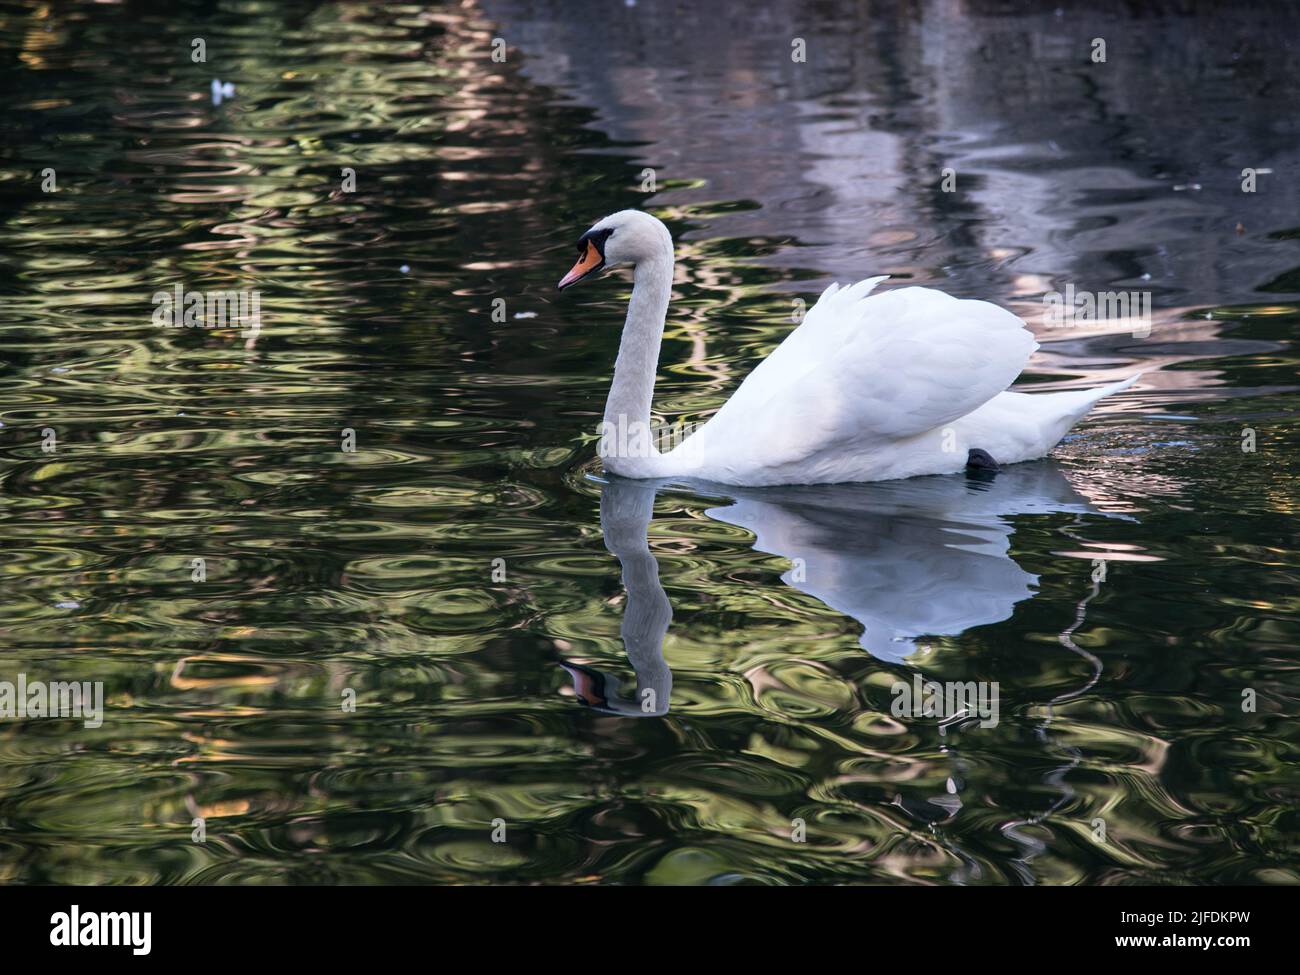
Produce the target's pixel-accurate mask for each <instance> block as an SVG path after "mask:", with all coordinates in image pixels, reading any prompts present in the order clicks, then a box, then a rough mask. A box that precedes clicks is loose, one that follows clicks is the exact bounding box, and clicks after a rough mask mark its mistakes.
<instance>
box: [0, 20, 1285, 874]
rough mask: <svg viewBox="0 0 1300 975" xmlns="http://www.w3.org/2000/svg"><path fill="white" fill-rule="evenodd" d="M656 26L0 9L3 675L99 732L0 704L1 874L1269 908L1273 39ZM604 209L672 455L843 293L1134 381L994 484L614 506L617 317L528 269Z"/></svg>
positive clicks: (1126, 25) (1196, 30)
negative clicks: (844, 890) (1208, 897)
mask: <svg viewBox="0 0 1300 975" xmlns="http://www.w3.org/2000/svg"><path fill="white" fill-rule="evenodd" d="M1139 8H1141V9H1139ZM690 9H691V6H690V5H682V4H672V3H668V2H651V0H639V2H637V3H636V4H634V5H625V4H619V3H594V2H590V3H575V2H564V3H561V2H559V0H556V2H551V3H545V2H534V3H530V2H523V0H519V2H512V0H493V2H488V3H486V4H484V5H483V6H481V7H480V6H478V5H475V4H472V3H470V4H460V3H455V4H447V5H436V4H429V5H415V4H409V5H386V4H371V3H356V4H332V3H321V4H309V3H283V4H272V3H263V2H251V0H249V2H227V3H221V4H217V5H209V4H199V3H180V4H176V3H165V4H164V3H131V2H127V3H119V4H92V3H58V4H45V3H35V2H32V3H24V2H19V3H5V4H3V5H0V77H3V83H4V93H5V104H4V108H3V110H0V128H2V134H3V138H2V139H0V218H2V219H3V225H2V227H0V243H2V247H0V300H2V305H0V351H2V353H3V363H2V365H0V422H2V423H3V427H2V428H0V540H2V541H0V544H2V546H3V560H2V561H0V573H3V594H4V604H3V607H4V612H3V616H2V617H0V680H9V681H13V680H15V679H16V675H17V674H19V673H25V674H26V675H27V676H28V678H29V679H45V680H86V681H103V682H104V687H105V712H106V713H105V716H104V721H103V724H102V727H99V728H86V727H84V726H83V723H82V722H81V721H80V720H75V719H70V718H26V719H10V720H4V721H0V881H4V882H9V883H48V882H74V883H87V882H116V883H146V882H166V883H233V882H255V883H286V882H348V883H366V882H470V883H480V882H508V883H528V882H574V883H714V884H729V883H766V884H780V883H798V882H872V883H909V884H911V883H925V884H1003V883H1017V884H1018V883H1038V884H1078V883H1107V884H1120V883H1143V882H1147V883H1150V882H1157V883H1269V884H1281V883H1295V882H1297V881H1300V852H1298V851H1297V833H1298V832H1300V830H1298V828H1297V827H1298V826H1300V824H1298V823H1297V819H1296V812H1295V809H1296V805H1297V800H1298V799H1300V772H1297V768H1296V757H1297V754H1296V753H1297V734H1296V725H1295V722H1294V720H1293V719H1292V715H1294V714H1295V712H1296V709H1297V704H1298V701H1297V699H1298V698H1300V655H1298V651H1297V639H1298V638H1300V602H1298V601H1297V582H1298V581H1300V571H1298V568H1297V563H1298V561H1300V559H1298V556H1297V540H1296V530H1295V520H1294V515H1295V512H1296V509H1297V499H1296V490H1295V484H1296V478H1297V475H1300V470H1298V469H1297V468H1298V467H1300V465H1298V463H1297V459H1296V446H1297V432H1298V430H1297V426H1298V425H1297V422H1296V420H1295V418H1294V411H1295V408H1296V406H1297V402H1298V400H1297V395H1296V389H1297V379H1296V364H1297V354H1296V347H1295V338H1294V336H1295V332H1296V328H1297V324H1300V301H1298V299H1300V219H1298V218H1297V213H1300V205H1298V204H1300V189H1297V187H1298V186H1300V181H1298V180H1297V176H1298V175H1300V122H1298V121H1297V118H1298V116H1297V115H1296V112H1295V106H1296V105H1297V104H1300V80H1298V77H1300V76H1298V75H1297V73H1296V71H1295V64H1296V54H1297V51H1296V47H1297V39H1298V38H1300V13H1297V11H1296V8H1294V7H1293V6H1291V5H1289V4H1259V5H1253V6H1252V7H1251V8H1250V9H1247V10H1241V9H1238V8H1237V7H1236V6H1235V5H1229V4H1226V3H1225V4H1209V3H1198V2H1181V3H1176V4H1174V3H1171V4H1153V5H1129V4H1100V5H1098V4H1070V3H1065V4H1062V5H1061V9H1060V10H1059V11H1057V10H1055V9H1054V8H1052V7H1050V6H1049V7H1046V8H1043V10H1042V11H1039V12H1028V13H1026V12H1025V10H1024V9H1022V8H1021V7H1020V6H1019V5H1013V4H1003V3H978V2H977V3H960V2H955V0H954V2H921V3H899V4H890V3H870V4H865V3H864V4H850V3H837V2H833V0H827V2H820V3H807V4H803V3H796V2H791V3H774V4H763V5H756V4H753V3H739V2H735V3H730V2H729V3H724V4H716V5H710V10H711V13H709V15H708V16H706V17H699V16H696V17H692V15H690V14H689V10H690ZM1099 36H1100V37H1103V38H1105V39H1107V41H1108V58H1107V61H1106V62H1105V63H1104V64H1098V63H1093V62H1092V61H1090V59H1089V51H1090V42H1091V39H1092V38H1095V37H1099ZM195 37H202V38H203V39H204V40H205V41H206V47H207V59H208V60H207V62H206V63H197V64H196V63H193V62H192V61H191V41H192V39H193V38H195ZM494 37H501V38H502V39H503V40H505V42H506V44H507V52H508V53H507V58H506V61H505V62H504V63H496V62H493V61H492V60H491V52H492V41H493V38H494ZM795 37H801V38H803V39H804V41H805V42H806V44H807V51H808V59H807V61H806V62H805V63H795V62H793V61H792V60H791V57H790V55H791V41H792V38H795ZM214 79H218V80H220V81H221V82H230V83H232V84H234V86H235V92H234V94H233V95H232V96H229V97H224V98H223V99H222V102H221V104H220V105H214V104H213V98H212V94H211V85H212V82H213V80H214ZM342 167H351V168H353V169H355V172H356V191H355V192H354V193H345V192H342V190H341V184H340V179H341V174H340V170H341V168H342ZM646 167H653V168H654V169H655V176H656V180H657V187H656V189H657V192H655V193H653V194H651V193H647V192H642V191H641V183H642V178H643V177H642V171H643V170H644V169H645V168H646ZM945 167H950V168H952V169H953V170H954V172H955V174H956V180H957V191H956V192H954V193H944V192H941V191H940V190H939V189H938V182H939V179H940V174H941V171H942V170H943V169H944V168H945ZM1248 167H1249V168H1255V169H1259V170H1271V172H1269V173H1267V174H1261V175H1259V176H1258V187H1257V192H1255V193H1253V194H1251V193H1244V192H1242V176H1241V171H1242V170H1243V169H1245V168H1248ZM46 168H53V169H54V170H55V171H56V176H57V191H56V192H50V193H46V192H43V191H42V189H41V181H42V177H41V172H42V170H44V169H46ZM625 206H645V207H648V208H651V209H653V210H654V212H656V213H657V214H659V215H660V216H661V217H663V218H664V219H665V220H666V221H667V222H668V223H669V225H670V226H671V228H672V230H673V232H674V234H675V235H676V236H677V237H678V239H679V249H678V256H679V271H678V286H677V289H676V292H675V296H674V303H673V308H672V311H671V312H670V320H669V326H668V331H667V334H666V337H665V342H664V351H663V359H662V362H661V369H660V380H659V388H658V397H657V401H656V409H657V410H658V411H659V412H660V414H661V416H662V417H663V419H665V420H666V421H675V420H676V419H678V418H683V419H685V420H687V421H692V420H698V419H700V418H702V417H704V416H706V415H707V414H708V413H709V412H710V411H711V410H713V409H716V408H717V406H718V405H719V404H720V403H722V402H723V401H724V400H725V398H726V396H727V395H728V394H729V392H730V391H731V390H732V389H733V388H734V387H735V385H736V383H737V382H738V381H739V379H740V378H741V377H743V375H744V374H745V373H746V372H747V370H748V369H749V368H751V367H752V366H753V364H754V363H755V362H756V361H757V360H758V359H759V358H761V356H763V355H764V354H766V353H767V352H768V351H770V349H771V348H773V347H774V346H775V344H776V343H777V342H778V341H779V340H780V338H781V337H782V336H783V335H784V334H786V333H787V332H788V330H789V328H790V327H791V325H790V313H791V308H792V299H793V298H795V297H798V296H803V297H808V298H811V297H812V296H813V295H814V294H815V293H816V292H817V291H819V290H820V289H821V288H822V287H823V286H824V285H825V284H826V283H827V282H828V281H829V280H832V279H833V278H836V277H838V278H839V279H840V280H845V279H857V278H861V277H865V276H867V275H869V274H875V273H889V274H891V275H894V276H895V278H896V280H902V281H909V282H913V283H921V284H927V285H934V286H939V287H943V288H945V289H947V290H950V291H952V292H954V293H957V294H960V295H962V296H971V297H981V298H987V299H990V300H994V301H997V302H1000V303H1002V304H1005V305H1008V306H1010V307H1013V308H1015V309H1016V310H1018V311H1020V312H1021V313H1022V314H1024V315H1025V317H1026V318H1028V319H1030V320H1031V323H1032V324H1033V325H1034V327H1035V330H1036V331H1038V332H1039V333H1040V334H1039V338H1040V341H1042V343H1043V348H1042V350H1041V351H1040V352H1039V353H1038V354H1037V355H1036V356H1035V358H1034V360H1033V361H1032V363H1031V366H1030V371H1029V373H1028V374H1027V375H1026V381H1033V382H1035V383H1038V384H1040V387H1041V388H1071V387H1083V386H1090V385H1095V384H1098V383H1100V382H1102V381H1104V380H1112V379H1116V378H1120V377H1122V376H1124V375H1127V374H1129V373H1131V372H1133V371H1136V370H1138V369H1142V370H1145V376H1144V378H1143V380H1142V381H1141V383H1140V384H1139V385H1138V386H1137V387H1135V388H1134V389H1132V390H1129V391H1127V392H1126V393H1124V394H1121V395H1120V396H1118V397H1116V398H1114V399H1112V400H1109V401H1107V402H1106V403H1105V404H1104V406H1103V407H1102V408H1101V409H1099V410H1098V411H1097V412H1095V413H1094V414H1093V415H1092V416H1091V417H1090V418H1089V419H1088V420H1087V421H1086V422H1085V423H1084V424H1083V425H1081V426H1080V427H1079V428H1077V429H1076V431H1075V432H1074V434H1073V435H1072V436H1071V437H1070V438H1069V439H1068V440H1067V441H1066V442H1065V443H1064V444H1062V446H1061V447H1060V448H1058V450H1057V451H1056V452H1055V453H1054V459H1053V460H1051V461H1046V462H1041V463H1036V464H1032V465H1023V466H1021V467H1016V468H1011V469H1008V470H1006V471H1004V472H1003V473H1002V474H1000V475H998V476H997V477H996V478H994V479H993V480H992V482H985V481H978V480H973V479H967V478H964V477H958V478H930V479H921V480H916V481H908V482H893V483H887V484H876V485H864V486H848V487H842V488H804V489H788V490H786V489H783V490H778V491H770V492H745V491H733V492H730V493H725V492H718V491H711V490H709V489H707V488H706V487H702V486H698V485H695V486H692V485H677V486H671V485H670V486H667V487H662V488H660V489H659V490H658V491H656V489H655V486H653V485H650V486H647V485H639V484H635V483H627V482H624V483H612V484H605V483H603V482H602V481H601V480H600V479H599V477H598V476H593V475H599V465H598V462H597V461H596V460H595V459H594V454H595V445H594V434H595V425H596V422H597V420H598V418H599V415H600V411H601V408H602V405H603V399H604V393H605V389H606V385H607V383H608V379H609V375H610V371H611V368H612V363H613V359H614V355H615V352H616V349H617V343H618V337H619V331H618V326H619V323H620V322H621V320H622V314H623V305H624V302H625V300H626V295H627V279H626V277H625V276H624V277H622V278H621V279H620V278H616V279H613V280H606V281H603V282H598V283H594V284H588V285H586V286H584V287H583V288H581V289H577V290H575V291H572V292H566V293H565V294H564V295H563V296H557V295H556V294H555V292H554V282H555V281H556V279H558V278H559V276H560V275H561V274H562V273H563V272H564V270H566V269H567V267H568V265H569V263H570V260H571V256H572V242H573V240H574V239H576V237H577V235H578V234H579V233H581V232H582V231H583V230H584V229H586V227H587V226H588V225H589V224H590V223H592V222H593V221H594V220H595V219H596V218H598V217H600V216H601V215H603V214H605V213H607V212H610V211H613V210H615V209H618V208H621V207H625ZM177 283H180V284H182V285H183V286H184V287H185V288H187V289H192V290H223V289H242V290H257V291H258V292H259V293H260V296H261V314H262V325H261V328H260V331H258V332H257V333H256V334H250V333H249V332H248V330H244V331H240V330H239V329H234V328H225V329H184V328H182V329H176V328H163V327H159V326H157V325H155V324H153V321H152V314H153V310H154V304H153V302H152V300H151V296H152V295H153V294H154V293H155V292H157V291H159V290H168V289H171V288H172V287H173V285H175V284H177ZM1066 284H1073V285H1074V286H1075V287H1076V288H1079V289H1107V288H1125V289H1139V288H1140V289H1142V290H1146V291H1149V292H1151V294H1152V297H1153V302H1154V306H1155V314H1154V319H1155V324H1154V328H1153V329H1152V331H1151V334H1150V335H1149V336H1146V337H1140V336H1135V335H1134V334H1133V330H1131V329H1124V328H1117V327H1105V326H1102V327H1096V328H1089V329H1072V330H1060V331H1050V330H1044V329H1042V328H1041V327H1040V325H1039V321H1038V320H1039V318H1040V317H1041V315H1040V312H1041V303H1040V296H1041V295H1042V294H1043V293H1044V292H1045V291H1049V290H1053V289H1062V288H1064V286H1065V285H1066ZM494 299H503V300H504V302H505V320H504V321H493V315H492V313H493V310H494V304H493V303H494ZM498 317H500V316H498ZM46 429H52V430H54V431H55V441H56V446H55V449H54V450H53V451H47V450H45V449H43V447H42V443H43V439H44V438H45V437H46V435H45V434H44V433H43V431H44V430H46ZM345 430H352V431H354V432H355V437H356V450H355V452H351V451H344V450H342V449H341V444H342V438H343V436H344V433H343V432H344V431H345ZM1247 430H1249V431H1253V432H1254V436H1255V438H1256V443H1255V446H1256V449H1255V450H1254V451H1251V452H1248V451H1243V449H1242V444H1243V442H1244V441H1243V438H1244V436H1245V433H1244V431H1247ZM200 558H201V559H204V560H206V561H205V565H206V573H207V575H206V581H201V582H199V581H194V579H193V575H194V571H195V570H194V563H193V561H192V560H194V559H200ZM795 559H801V560H803V563H804V564H805V565H806V574H804V575H800V576H799V577H798V578H796V573H795V572H794V569H793V566H794V565H795V563H794V560H795ZM495 560H501V561H495ZM494 571H495V575H494ZM502 573H504V579H502V578H501V575H502ZM670 615H671V618H670ZM918 673H919V674H922V675H924V676H925V677H926V678H931V679H935V680H963V681H964V680H972V681H988V682H992V681H996V682H998V684H999V687H1000V695H1001V698H1000V700H1001V718H1000V721H999V723H998V724H997V725H996V726H993V727H980V726H979V724H978V723H977V722H975V721H972V720H965V721H957V722H949V723H946V724H943V725H941V723H940V722H939V721H938V720H936V719H933V718H910V717H909V718H901V719H900V718H896V717H894V716H893V715H892V714H891V710H890V705H891V701H892V700H893V698H892V695H891V685H893V683H894V682H895V681H899V680H902V681H911V680H912V678H913V676H914V675H915V674H918ZM647 691H650V692H652V693H651V695H650V697H649V698H647V697H646V692H647ZM352 694H354V695H355V699H356V710H355V711H354V712H352V711H347V710H344V708H343V707H342V703H341V702H343V701H344V700H345V699H346V698H348V697H349V695H352ZM1244 695H1245V696H1244ZM1245 697H1253V698H1254V700H1255V708H1254V710H1243V700H1244V699H1245ZM647 700H650V701H652V702H653V707H650V708H648V709H647V708H645V706H644V704H645V702H646V701H647ZM647 712H648V713H647ZM196 818H201V819H203V820H204V823H205V826H206V832H207V835H206V842H204V843H196V842H194V841H193V839H192V832H193V830H194V821H195V819H196ZM796 819H801V820H803V821H804V823H805V825H806V830H807V842H806V843H803V844H796V843H793V842H792V841H791V838H790V836H791V829H792V822H793V821H794V820H796ZM493 820H500V821H502V823H503V824H504V828H505V831H506V842H503V843H494V842H492V836H491V832H492V829H493V826H492V822H493ZM1098 822H1100V823H1101V824H1102V826H1101V827H1100V828H1101V829H1104V840H1102V839H1100V838H1099V827H1098V825H1097V824H1098Z"/></svg>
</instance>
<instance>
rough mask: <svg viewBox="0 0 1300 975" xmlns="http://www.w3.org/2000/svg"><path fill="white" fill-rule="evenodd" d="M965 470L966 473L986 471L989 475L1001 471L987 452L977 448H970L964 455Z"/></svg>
mask: <svg viewBox="0 0 1300 975" xmlns="http://www.w3.org/2000/svg"><path fill="white" fill-rule="evenodd" d="M966 469H967V470H968V471H988V472H989V473H990V474H996V473H997V472H998V471H1000V470H1002V468H1000V467H999V466H998V462H997V461H996V460H994V459H993V457H992V456H991V455H990V454H989V452H988V451H987V450H980V449H979V448H978V447H972V448H971V450H970V451H969V453H967V454H966Z"/></svg>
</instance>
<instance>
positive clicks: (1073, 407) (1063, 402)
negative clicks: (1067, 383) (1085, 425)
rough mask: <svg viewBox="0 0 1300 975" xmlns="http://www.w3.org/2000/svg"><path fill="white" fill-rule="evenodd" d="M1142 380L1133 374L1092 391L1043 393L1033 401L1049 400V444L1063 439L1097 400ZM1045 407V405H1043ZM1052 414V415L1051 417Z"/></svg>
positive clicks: (1136, 374) (1137, 374) (1139, 374)
mask: <svg viewBox="0 0 1300 975" xmlns="http://www.w3.org/2000/svg"><path fill="white" fill-rule="evenodd" d="M1141 378H1142V373H1140V372H1138V373H1134V374H1133V375H1131V376H1129V377H1128V378H1127V379H1121V380H1120V381H1119V382H1117V383H1110V384H1108V385H1106V386H1097V387H1096V388H1094V389H1079V390H1070V391H1069V392H1065V393H1044V394H1040V396H1038V397H1034V398H1035V399H1038V398H1042V399H1050V401H1051V410H1050V413H1048V417H1049V418H1048V424H1047V425H1048V428H1049V429H1050V430H1051V435H1050V437H1051V442H1052V444H1055V443H1057V441H1059V440H1060V439H1061V438H1062V437H1064V436H1065V435H1066V434H1067V433H1068V432H1069V431H1070V428H1071V427H1073V426H1074V425H1075V424H1076V423H1078V422H1079V421H1080V420H1082V419H1083V417H1084V415H1085V414H1086V413H1087V412H1088V411H1089V410H1091V409H1092V408H1093V407H1094V406H1095V405H1096V404H1097V402H1098V401H1099V400H1102V399H1104V398H1105V397H1107V396H1109V395H1111V394H1112V393H1118V392H1119V391H1120V390H1121V389H1128V388H1129V387H1130V386H1132V385H1133V384H1134V383H1135V382H1137V381H1138V380H1139V379H1141ZM1044 405H1046V404H1044ZM1052 414H1054V415H1052Z"/></svg>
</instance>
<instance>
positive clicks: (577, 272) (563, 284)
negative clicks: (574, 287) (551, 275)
mask: <svg viewBox="0 0 1300 975" xmlns="http://www.w3.org/2000/svg"><path fill="white" fill-rule="evenodd" d="M604 264H605V258H604V257H602V256H601V253H600V251H599V250H597V249H596V245H595V244H593V243H592V242H591V241H587V250H586V251H585V252H584V253H583V255H582V256H581V257H580V258H578V263H577V264H575V265H573V267H571V268H570V269H569V273H568V274H566V275H565V276H564V277H562V278H560V283H559V284H558V285H557V287H558V288H559V289H560V290H561V291H563V290H564V289H565V288H567V287H568V286H569V285H571V284H577V283H578V282H579V281H581V280H582V279H583V278H585V277H586V276H587V275H588V274H591V273H593V272H595V271H599V270H600V269H601V267H603V266H604Z"/></svg>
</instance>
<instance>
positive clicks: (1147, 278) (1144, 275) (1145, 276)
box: [1142, 271, 1151, 281]
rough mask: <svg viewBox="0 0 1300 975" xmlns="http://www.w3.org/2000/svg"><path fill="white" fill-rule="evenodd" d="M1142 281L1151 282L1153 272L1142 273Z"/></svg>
mask: <svg viewBox="0 0 1300 975" xmlns="http://www.w3.org/2000/svg"><path fill="white" fill-rule="evenodd" d="M1142 280H1143V281H1150V280H1151V272H1150V271H1143V272H1142Z"/></svg>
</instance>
